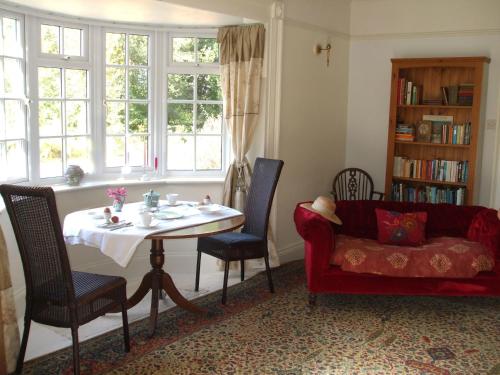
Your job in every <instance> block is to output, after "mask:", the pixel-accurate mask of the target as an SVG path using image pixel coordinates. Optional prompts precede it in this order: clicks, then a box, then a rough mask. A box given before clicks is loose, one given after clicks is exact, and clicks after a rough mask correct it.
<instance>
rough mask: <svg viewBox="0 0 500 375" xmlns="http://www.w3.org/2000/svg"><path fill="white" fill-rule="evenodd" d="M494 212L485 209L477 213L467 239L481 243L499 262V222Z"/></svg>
mask: <svg viewBox="0 0 500 375" xmlns="http://www.w3.org/2000/svg"><path fill="white" fill-rule="evenodd" d="M497 215H498V213H497V211H496V210H492V209H490V208H485V209H484V210H481V211H479V212H478V213H477V214H476V215H475V216H474V218H473V219H472V223H471V224H470V227H469V230H468V232H467V239H468V240H470V241H477V242H481V243H482V244H483V245H484V246H485V247H486V248H487V249H488V250H490V251H491V253H492V254H493V256H495V255H496V259H497V260H500V251H499V250H500V222H499V221H498V216H497Z"/></svg>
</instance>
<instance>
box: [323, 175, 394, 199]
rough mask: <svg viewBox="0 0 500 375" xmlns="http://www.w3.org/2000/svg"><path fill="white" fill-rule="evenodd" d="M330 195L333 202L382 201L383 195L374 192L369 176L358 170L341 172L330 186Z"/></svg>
mask: <svg viewBox="0 0 500 375" xmlns="http://www.w3.org/2000/svg"><path fill="white" fill-rule="evenodd" d="M332 195H333V199H335V201H340V200H342V201H343V200H375V195H378V197H377V198H378V200H382V199H384V193H381V192H378V191H375V190H374V185H373V180H372V178H371V176H370V175H369V174H368V173H367V172H365V171H364V170H362V169H359V168H346V169H343V170H341V171H340V172H339V173H337V175H336V176H335V178H334V179H333V184H332Z"/></svg>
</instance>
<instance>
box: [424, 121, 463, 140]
mask: <svg viewBox="0 0 500 375" xmlns="http://www.w3.org/2000/svg"><path fill="white" fill-rule="evenodd" d="M470 136H471V123H470V122H468V123H466V124H453V125H452V124H435V123H433V124H432V143H442V144H449V145H470Z"/></svg>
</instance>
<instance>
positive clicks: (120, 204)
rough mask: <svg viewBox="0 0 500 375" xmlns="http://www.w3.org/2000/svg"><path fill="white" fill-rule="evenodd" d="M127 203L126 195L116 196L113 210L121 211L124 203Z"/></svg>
mask: <svg viewBox="0 0 500 375" xmlns="http://www.w3.org/2000/svg"><path fill="white" fill-rule="evenodd" d="M124 203H125V197H122V198H116V199H115V200H114V201H113V210H114V211H115V212H121V211H122V208H123V204H124Z"/></svg>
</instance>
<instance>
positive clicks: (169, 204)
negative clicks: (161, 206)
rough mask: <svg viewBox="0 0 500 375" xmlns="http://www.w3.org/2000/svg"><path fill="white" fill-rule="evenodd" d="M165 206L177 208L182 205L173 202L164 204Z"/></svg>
mask: <svg viewBox="0 0 500 375" xmlns="http://www.w3.org/2000/svg"><path fill="white" fill-rule="evenodd" d="M165 205H166V206H169V207H177V206H182V205H183V203H182V202H175V203H168V202H167V203H165Z"/></svg>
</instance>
